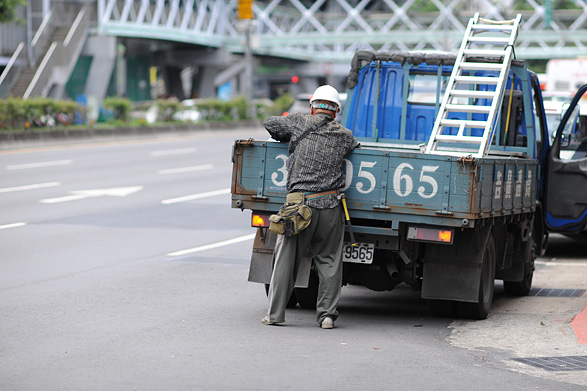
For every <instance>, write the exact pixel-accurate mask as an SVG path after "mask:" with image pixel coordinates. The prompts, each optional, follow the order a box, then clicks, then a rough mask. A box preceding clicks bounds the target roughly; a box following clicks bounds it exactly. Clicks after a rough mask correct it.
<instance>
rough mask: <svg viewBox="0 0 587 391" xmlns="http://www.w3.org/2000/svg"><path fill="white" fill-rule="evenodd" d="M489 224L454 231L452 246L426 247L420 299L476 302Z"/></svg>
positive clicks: (489, 231)
mask: <svg viewBox="0 0 587 391" xmlns="http://www.w3.org/2000/svg"><path fill="white" fill-rule="evenodd" d="M490 233H491V224H486V225H485V226H483V227H481V228H478V227H475V228H473V229H466V230H464V231H457V232H455V240H454V241H453V244H452V245H440V244H430V245H427V246H426V255H425V257H424V272H423V278H422V298H423V299H441V300H454V301H463V302H469V303H477V302H478V300H479V284H480V281H481V270H482V267H481V266H482V263H483V252H484V250H485V246H486V245H487V240H488V238H489V234H490Z"/></svg>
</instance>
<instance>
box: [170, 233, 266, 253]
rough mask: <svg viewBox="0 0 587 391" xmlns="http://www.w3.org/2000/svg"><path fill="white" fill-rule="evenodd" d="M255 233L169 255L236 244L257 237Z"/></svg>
mask: <svg viewBox="0 0 587 391" xmlns="http://www.w3.org/2000/svg"><path fill="white" fill-rule="evenodd" d="M255 235H256V234H249V235H245V236H239V237H238V238H234V239H229V240H224V241H222V242H217V243H212V244H207V245H205V246H200V247H194V248H188V249H186V250H181V251H175V252H172V253H169V254H167V255H168V256H170V257H177V256H180V255H186V254H192V253H197V252H200V251H205V250H210V249H213V248H218V247H223V246H228V245H230V244H235V243H240V242H246V241H247V240H252V239H254V238H255Z"/></svg>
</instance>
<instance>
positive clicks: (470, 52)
mask: <svg viewBox="0 0 587 391" xmlns="http://www.w3.org/2000/svg"><path fill="white" fill-rule="evenodd" d="M464 53H465V54H466V55H467V56H479V57H503V56H505V54H506V52H505V50H492V49H465V51H464Z"/></svg>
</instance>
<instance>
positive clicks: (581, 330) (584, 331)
mask: <svg viewBox="0 0 587 391" xmlns="http://www.w3.org/2000/svg"><path fill="white" fill-rule="evenodd" d="M571 327H572V328H573V330H575V335H576V336H577V339H578V341H577V342H579V343H582V344H584V345H587V306H585V308H583V311H581V312H579V313H578V314H577V315H576V316H575V318H574V319H573V321H572V322H571Z"/></svg>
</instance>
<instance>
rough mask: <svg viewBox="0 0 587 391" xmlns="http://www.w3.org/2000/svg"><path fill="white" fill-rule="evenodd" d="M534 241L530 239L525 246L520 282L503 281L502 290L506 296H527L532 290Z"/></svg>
mask: <svg viewBox="0 0 587 391" xmlns="http://www.w3.org/2000/svg"><path fill="white" fill-rule="evenodd" d="M534 251H535V247H534V240H533V239H532V237H530V239H529V240H528V243H527V244H526V250H525V255H526V257H525V258H524V259H525V262H524V279H523V280H522V281H504V282H503V288H504V290H505V291H506V293H507V294H508V295H512V296H528V293H530V289H532V278H533V277H534Z"/></svg>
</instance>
